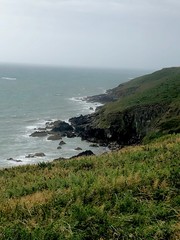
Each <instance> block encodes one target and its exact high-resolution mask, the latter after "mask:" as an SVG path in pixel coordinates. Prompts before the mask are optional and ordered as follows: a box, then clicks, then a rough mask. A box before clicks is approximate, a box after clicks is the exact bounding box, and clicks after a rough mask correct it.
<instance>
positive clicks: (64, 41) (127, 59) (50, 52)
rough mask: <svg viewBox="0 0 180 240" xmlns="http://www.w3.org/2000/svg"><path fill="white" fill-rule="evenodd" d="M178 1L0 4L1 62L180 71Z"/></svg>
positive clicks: (9, 0)
mask: <svg viewBox="0 0 180 240" xmlns="http://www.w3.org/2000/svg"><path fill="white" fill-rule="evenodd" d="M179 12H180V1H179V0H0V62H1V63H3V62H6V63H25V64H45V65H58V66H75V67H76V66H77V67H104V68H107V67H108V68H109V67H110V68H139V69H142V68H145V69H152V68H153V69H157V68H162V67H170V66H179V65H180V47H179V42H180V14H179Z"/></svg>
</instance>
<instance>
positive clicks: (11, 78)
mask: <svg viewBox="0 0 180 240" xmlns="http://www.w3.org/2000/svg"><path fill="white" fill-rule="evenodd" d="M1 79H2V80H9V81H16V78H15V77H1Z"/></svg>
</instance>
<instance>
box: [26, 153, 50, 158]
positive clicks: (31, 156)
mask: <svg viewBox="0 0 180 240" xmlns="http://www.w3.org/2000/svg"><path fill="white" fill-rule="evenodd" d="M45 156H46V155H45V154H44V153H41V152H40V153H34V154H32V153H30V154H28V155H27V156H25V158H35V157H45Z"/></svg>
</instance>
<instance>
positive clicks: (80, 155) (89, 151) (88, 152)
mask: <svg viewBox="0 0 180 240" xmlns="http://www.w3.org/2000/svg"><path fill="white" fill-rule="evenodd" d="M92 155H94V153H93V152H92V151H91V150H86V151H84V152H81V153H79V154H78V155H76V156H72V157H71V158H70V159H73V158H77V157H84V156H92Z"/></svg>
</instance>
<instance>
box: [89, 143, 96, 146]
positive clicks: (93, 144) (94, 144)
mask: <svg viewBox="0 0 180 240" xmlns="http://www.w3.org/2000/svg"><path fill="white" fill-rule="evenodd" d="M89 146H90V147H98V144H97V143H92V144H90V145H89Z"/></svg>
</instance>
